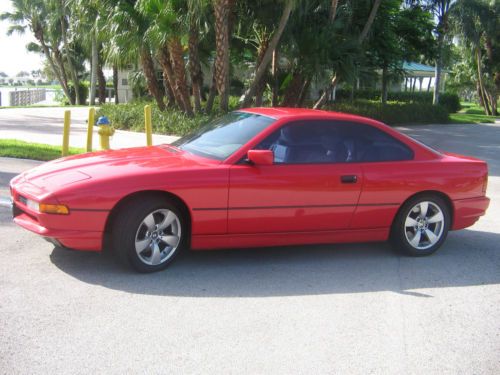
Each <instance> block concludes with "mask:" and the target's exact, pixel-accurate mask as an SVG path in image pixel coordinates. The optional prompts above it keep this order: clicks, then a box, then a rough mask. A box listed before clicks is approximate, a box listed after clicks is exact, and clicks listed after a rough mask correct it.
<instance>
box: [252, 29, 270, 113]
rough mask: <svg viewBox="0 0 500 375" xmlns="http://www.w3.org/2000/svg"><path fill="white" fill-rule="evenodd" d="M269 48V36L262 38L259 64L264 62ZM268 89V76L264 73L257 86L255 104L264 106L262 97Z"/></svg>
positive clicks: (258, 52) (259, 49)
mask: <svg viewBox="0 0 500 375" xmlns="http://www.w3.org/2000/svg"><path fill="white" fill-rule="evenodd" d="M268 48H269V38H268V37H267V36H266V37H265V38H263V39H262V40H261V43H260V46H259V48H258V51H257V66H258V65H260V64H261V63H262V59H263V58H264V55H265V54H266V51H267V49H268ZM265 89H266V76H265V75H263V76H262V77H261V79H260V81H259V83H258V84H257V88H256V89H255V106H256V107H261V106H262V99H263V96H264V90H265Z"/></svg>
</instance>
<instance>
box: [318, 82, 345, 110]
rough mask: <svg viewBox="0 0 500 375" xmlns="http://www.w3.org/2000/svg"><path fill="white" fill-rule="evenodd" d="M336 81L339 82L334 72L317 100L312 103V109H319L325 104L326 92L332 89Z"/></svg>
mask: <svg viewBox="0 0 500 375" xmlns="http://www.w3.org/2000/svg"><path fill="white" fill-rule="evenodd" d="M338 82H339V79H338V76H337V75H336V74H335V75H334V76H333V78H332V81H331V82H330V86H328V87H327V88H325V90H324V91H323V94H321V96H320V97H319V99H318V101H317V102H316V103H315V104H314V106H313V109H320V108H321V107H323V106H324V105H325V103H326V100H327V99H328V93H329V92H330V90H332V89H334V88H335V87H336V86H337V83H338Z"/></svg>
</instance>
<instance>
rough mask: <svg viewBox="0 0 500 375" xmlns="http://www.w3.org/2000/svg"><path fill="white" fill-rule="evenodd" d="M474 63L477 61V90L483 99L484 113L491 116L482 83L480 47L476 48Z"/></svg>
mask: <svg viewBox="0 0 500 375" xmlns="http://www.w3.org/2000/svg"><path fill="white" fill-rule="evenodd" d="M476 61H477V81H478V82H479V88H480V90H481V96H482V99H483V103H484V111H485V113H486V115H488V116H491V109H490V106H489V98H488V94H487V93H486V90H485V88H484V82H483V68H482V61H483V58H482V53H481V47H477V49H476Z"/></svg>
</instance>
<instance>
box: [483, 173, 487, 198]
mask: <svg viewBox="0 0 500 375" xmlns="http://www.w3.org/2000/svg"><path fill="white" fill-rule="evenodd" d="M487 188H488V173H486V174H485V175H484V179H483V194H485V195H486V189H487Z"/></svg>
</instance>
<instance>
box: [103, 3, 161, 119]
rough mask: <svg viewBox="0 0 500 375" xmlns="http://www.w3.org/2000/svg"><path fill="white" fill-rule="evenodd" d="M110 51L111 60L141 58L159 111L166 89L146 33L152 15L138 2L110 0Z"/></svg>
mask: <svg viewBox="0 0 500 375" xmlns="http://www.w3.org/2000/svg"><path fill="white" fill-rule="evenodd" d="M109 1H110V3H109V8H110V18H109V31H110V33H109V35H110V38H111V39H110V42H111V46H110V54H111V56H112V57H111V60H115V61H116V60H119V59H122V60H128V61H131V62H132V61H134V60H135V59H137V58H139V61H140V63H141V67H142V70H143V72H144V76H145V78H146V82H147V87H148V91H149V93H150V94H151V96H152V97H153V98H154V99H155V101H156V103H157V105H158V108H159V109H160V111H164V110H165V108H166V106H165V102H164V100H163V98H164V90H163V89H161V88H160V85H159V83H158V80H157V77H156V69H155V63H154V60H153V55H152V46H151V42H150V40H149V39H147V38H146V37H145V36H146V35H147V31H148V28H149V26H150V22H151V21H150V19H149V18H148V17H146V16H145V15H144V14H143V13H141V12H140V11H139V5H140V4H139V3H136V2H135V1H132V0H109Z"/></svg>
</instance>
